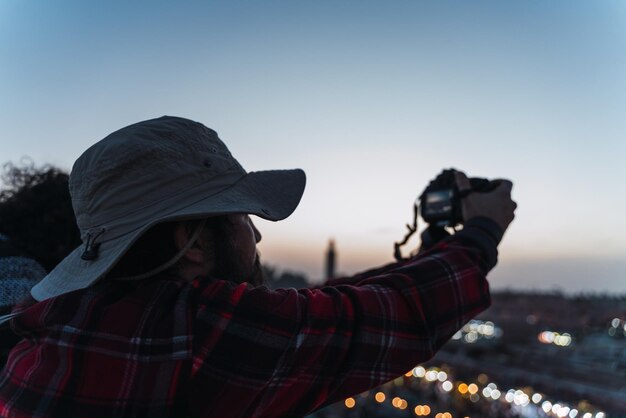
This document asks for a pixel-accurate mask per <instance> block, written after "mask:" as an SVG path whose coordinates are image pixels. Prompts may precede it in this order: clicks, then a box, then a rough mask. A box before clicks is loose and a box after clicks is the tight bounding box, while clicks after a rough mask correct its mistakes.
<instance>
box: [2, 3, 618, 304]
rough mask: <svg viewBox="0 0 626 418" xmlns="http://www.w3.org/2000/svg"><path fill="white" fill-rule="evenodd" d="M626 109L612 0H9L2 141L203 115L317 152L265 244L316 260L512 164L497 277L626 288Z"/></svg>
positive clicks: (221, 128)
mask: <svg viewBox="0 0 626 418" xmlns="http://www.w3.org/2000/svg"><path fill="white" fill-rule="evenodd" d="M624 110H626V4H625V3H623V2H620V1H604V2H589V1H551V2H539V1H525V2H501V1H498V2H496V1H477V2H460V1H458V2H450V1H443V2H416V1H412V2H409V1H397V2H384V1H378V2H374V1H358V2H357V1H342V2H335V1H297V2H288V1H264V2H242V1H228V2H227V1H218V2H215V1H213V2H180V4H178V3H171V2H133V3H132V4H127V2H121V1H120V2H106V3H105V2H101V3H99V4H96V3H95V2H79V1H60V2H43V1H40V2H36V1H33V2H23V1H17V0H3V1H2V2H0V124H1V126H2V128H3V132H2V135H1V136H0V138H1V141H2V150H3V154H2V157H3V158H2V160H3V161H9V160H12V161H15V160H17V159H19V158H20V157H22V156H24V155H28V156H30V157H32V158H33V159H34V160H35V161H36V162H37V163H44V162H50V163H54V164H57V165H60V166H62V167H65V168H67V169H69V168H70V167H71V165H72V163H73V161H74V160H75V159H76V158H77V157H78V156H79V155H80V153H81V152H82V151H83V150H84V149H86V148H87V147H88V146H89V145H91V144H92V143H94V142H96V141H97V140H99V139H101V138H102V137H104V136H106V135H107V134H108V133H110V132H112V131H114V130H116V129H118V128H120V127H122V126H125V125H127V124H130V123H133V122H136V121H139V120H143V119H148V118H152V117H157V116H161V115H163V114H169V115H177V116H184V117H189V118H192V119H196V120H198V121H201V122H203V123H205V124H206V125H207V126H209V127H211V128H214V129H215V130H217V131H218V132H219V133H220V135H221V137H222V138H223V139H224V141H225V142H226V143H227V144H228V146H229V147H230V149H231V151H232V152H233V154H234V155H235V156H236V157H237V158H238V159H239V161H240V162H241V163H242V164H243V165H244V167H246V168H247V169H248V170H260V169H265V168H290V167H302V168H304V169H305V171H306V172H307V175H308V184H307V191H306V192H305V196H304V198H303V200H302V203H301V205H300V207H299V208H298V210H297V211H296V213H295V214H294V215H293V216H292V217H291V218H289V219H288V220H286V221H284V222H282V223H277V224H272V223H269V222H265V221H259V222H258V224H259V227H260V228H261V229H262V231H263V232H264V241H263V242H262V243H261V245H260V249H261V251H262V254H263V257H264V259H265V260H266V261H268V262H270V263H273V264H276V265H278V266H280V267H282V268H288V269H292V270H301V271H305V272H306V273H308V274H309V275H311V276H312V277H319V276H321V274H322V255H323V251H324V249H325V246H326V243H327V241H328V239H329V238H331V237H334V238H335V239H336V241H337V246H338V250H339V268H340V269H341V270H342V271H345V272H348V273H349V272H353V271H356V270H359V269H362V268H366V267H368V266H372V265H375V264H379V263H383V262H386V261H389V260H390V259H391V254H392V251H391V250H392V244H393V241H395V240H398V239H400V238H401V237H402V235H403V234H404V224H405V223H406V222H408V221H409V220H410V215H411V205H412V202H413V199H414V198H415V197H416V196H417V195H418V194H419V193H421V191H422V189H423V188H424V187H425V186H426V184H427V183H428V181H429V180H430V179H431V178H432V177H433V176H435V175H436V174H437V173H438V172H439V171H440V170H441V169H442V168H446V167H457V168H460V169H463V170H465V171H466V172H467V173H468V174H470V175H475V176H488V177H508V178H511V179H512V180H513V181H514V182H515V189H514V197H515V199H516V200H517V201H518V204H519V209H518V211H517V219H516V221H515V223H514V224H513V225H512V226H511V228H510V230H509V231H508V232H507V236H506V238H505V242H504V243H503V244H502V246H501V251H500V256H501V258H500V265H499V266H498V267H497V268H496V270H495V271H494V272H493V274H492V283H493V285H494V287H502V286H512V287H539V288H550V289H552V288H560V289H563V290H565V291H579V290H587V291H591V290H601V291H608V292H614V291H620V292H626V280H623V275H624V271H625V268H626V262H625V261H624V255H625V254H626V238H624V232H623V231H624V230H626V216H624V213H626V197H625V194H624V185H623V183H624V180H626V168H625V164H624V155H626V144H625V142H626V141H624V139H625V138H626V118H625V117H624ZM560 266H562V269H561V268H560ZM572 266H577V267H575V268H573V267H572ZM540 272H544V273H545V274H541V273H540Z"/></svg>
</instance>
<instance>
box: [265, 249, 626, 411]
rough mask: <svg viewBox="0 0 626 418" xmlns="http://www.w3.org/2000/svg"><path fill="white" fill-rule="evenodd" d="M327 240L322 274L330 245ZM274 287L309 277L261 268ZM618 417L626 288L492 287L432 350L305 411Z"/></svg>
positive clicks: (625, 382)
mask: <svg viewBox="0 0 626 418" xmlns="http://www.w3.org/2000/svg"><path fill="white" fill-rule="evenodd" d="M335 247H336V245H335V243H334V242H333V241H330V243H329V246H328V249H327V251H326V254H325V258H326V262H325V265H324V272H325V274H326V279H328V278H332V277H334V276H335V274H336V273H335V268H336V266H337V262H338V253H337V252H338V250H337V249H336V248H335ZM265 273H266V277H267V278H268V280H269V283H270V285H271V286H272V287H295V288H302V287H307V286H309V283H310V282H309V280H308V279H307V277H306V276H305V275H304V274H302V273H294V272H288V271H287V272H280V273H279V272H278V271H277V269H276V268H271V267H265ZM416 416H428V417H435V418H450V417H454V418H457V417H461V418H462V417H474V418H480V417H520V418H522V417H523V418H537V417H557V418H606V417H624V416H626V295H599V294H582V293H581V294H577V295H573V294H570V295H566V294H563V293H560V292H548V293H545V292H544V293H542V292H521V291H499V292H494V293H493V295H492V306H491V307H490V308H489V309H488V310H486V311H485V312H483V313H482V314H481V315H479V316H478V317H477V318H476V319H474V320H471V321H470V322H469V323H467V324H466V325H465V326H464V327H463V329H461V330H460V331H459V332H457V334H456V335H454V337H453V338H452V340H450V341H449V342H448V343H447V344H446V345H445V346H444V347H443V349H442V350H441V351H440V352H438V353H437V354H436V355H435V357H434V358H433V359H431V360H430V361H428V362H427V363H425V364H422V365H416V367H415V368H414V369H413V370H408V371H407V374H406V375H405V376H404V377H399V378H397V379H396V380H394V381H391V382H389V383H387V384H385V385H383V386H381V387H379V388H377V389H373V390H370V391H368V392H365V393H362V394H360V395H358V396H354V397H352V398H348V399H346V400H345V402H343V403H338V404H335V405H332V406H329V407H327V408H325V409H322V410H320V411H319V412H317V413H315V414H312V415H310V417H309V418H348V417H354V418H356V417H362V418H371V417H381V418H382V417H416Z"/></svg>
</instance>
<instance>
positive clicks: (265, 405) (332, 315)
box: [0, 224, 498, 418]
mask: <svg viewBox="0 0 626 418" xmlns="http://www.w3.org/2000/svg"><path fill="white" fill-rule="evenodd" d="M494 225H495V224H494ZM457 235H458V236H457V237H453V238H452V239H448V240H446V241H444V242H441V243H440V244H438V245H437V246H435V247H434V248H433V249H432V250H430V251H428V252H427V253H425V254H422V255H420V256H418V257H416V258H414V259H412V260H409V261H407V262H403V263H399V264H392V265H389V266H386V267H384V268H382V269H378V270H375V271H370V272H367V273H363V274H360V275H357V276H355V277H353V278H350V279H340V280H338V281H336V282H331V283H330V284H329V285H328V286H326V287H321V288H318V289H302V290H295V289H283V290H269V289H267V288H266V287H256V288H254V287H251V286H250V285H247V284H235V283H232V282H229V281H225V280H214V279H207V278H198V279H196V280H193V281H192V282H184V281H181V280H179V279H176V278H162V279H159V280H154V279H153V280H145V281H142V282H140V283H127V282H112V281H109V282H107V281H106V280H105V281H103V282H102V283H99V284H97V285H95V286H93V287H91V288H88V289H85V290H81V291H76V292H72V293H69V294H65V295H62V296H58V297H55V298H52V299H49V300H45V301H43V302H39V303H36V304H34V305H32V306H30V307H28V308H27V309H26V310H25V311H24V312H23V313H22V314H21V315H19V316H18V317H17V318H15V319H13V320H12V327H13V329H14V331H16V332H17V333H19V334H20V335H21V337H22V338H23V340H22V341H21V342H20V343H18V345H17V346H16V347H15V348H14V349H13V350H12V352H11V353H10V356H9V360H8V363H7V365H6V367H5V369H4V370H3V371H2V374H1V375H0V416H2V417H32V416H54V417H90V418H95V417H144V416H145V417H182V416H194V417H220V418H223V417H297V416H303V415H306V414H307V413H309V412H311V411H314V410H316V409H318V408H320V407H322V406H324V405H327V404H329V403H332V402H336V401H338V400H341V399H344V398H346V397H348V396H351V395H354V394H356V393H359V392H362V391H364V390H367V389H370V388H373V387H376V386H378V385H380V384H381V383H383V382H386V381H388V380H390V379H393V378H395V377H397V376H399V375H401V374H403V373H405V372H406V371H407V370H409V369H411V368H412V367H413V366H415V365H416V364H418V363H420V362H422V361H425V360H427V359H429V358H430V357H431V356H432V355H433V354H434V353H435V352H436V351H437V349H438V348H439V347H441V346H442V345H443V344H444V343H445V342H446V341H447V340H448V339H449V338H450V337H451V336H452V335H453V334H454V333H455V332H456V331H457V330H458V329H459V328H460V327H462V326H463V324H465V323H466V322H467V321H468V320H469V319H470V318H472V317H473V316H474V315H476V314H478V313H479V312H480V311H482V310H484V309H485V308H486V307H487V306H488V305H489V291H488V285H487V282H486V280H485V274H486V272H487V270H489V268H491V267H492V266H493V264H495V260H494V258H495V255H494V254H495V248H496V247H495V245H496V243H497V240H498V238H496V239H492V238H493V237H491V238H490V237H489V234H488V233H486V232H485V230H484V229H481V228H479V227H474V228H470V227H466V229H465V230H464V231H462V233H459V234H457ZM477 237H478V239H477ZM489 241H491V242H492V243H491V244H489ZM485 243H487V244H485ZM489 245H491V247H489ZM490 254H491V255H490Z"/></svg>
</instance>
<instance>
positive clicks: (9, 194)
mask: <svg viewBox="0 0 626 418" xmlns="http://www.w3.org/2000/svg"><path fill="white" fill-rule="evenodd" d="M0 176H1V178H2V183H3V190H1V191H0V234H3V235H6V236H7V237H9V239H10V240H11V243H12V245H13V246H15V247H16V248H18V249H20V250H22V251H24V252H25V253H27V254H28V255H30V256H31V257H33V258H34V259H35V260H37V261H38V262H39V263H40V264H41V265H42V266H43V267H44V268H45V269H46V270H48V271H50V270H52V269H53V268H54V266H56V265H57V264H58V263H59V262H60V261H61V260H62V259H63V258H65V257H66V256H67V255H68V254H69V253H70V252H71V251H72V250H73V249H74V248H76V247H77V246H78V245H79V244H80V243H81V240H80V232H79V230H78V227H77V226H76V218H75V217H74V211H73V209H72V200H71V197H70V193H69V188H68V181H69V175H68V174H67V173H65V172H63V171H62V170H60V169H59V168H56V167H53V166H51V165H44V166H43V167H40V168H37V167H35V164H34V163H33V162H32V161H31V160H28V159H25V160H22V161H21V162H20V165H19V166H17V165H15V164H13V163H6V164H4V165H3V166H2V174H1V175H0Z"/></svg>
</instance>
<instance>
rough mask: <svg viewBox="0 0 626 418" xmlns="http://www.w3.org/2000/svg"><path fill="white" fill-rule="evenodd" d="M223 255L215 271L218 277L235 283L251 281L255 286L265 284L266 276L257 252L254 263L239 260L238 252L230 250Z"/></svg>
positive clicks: (214, 273)
mask: <svg viewBox="0 0 626 418" xmlns="http://www.w3.org/2000/svg"><path fill="white" fill-rule="evenodd" d="M229 252H230V254H225V257H221V258H220V259H219V260H218V262H217V266H216V268H215V270H214V272H213V275H214V276H216V278H217V279H222V280H229V281H231V282H235V283H250V284H251V285H253V286H261V285H263V284H265V276H264V275H263V268H262V267H261V257H260V256H259V254H258V253H257V254H256V256H255V258H254V263H253V264H252V265H246V264H245V263H242V262H239V261H238V257H237V254H236V253H235V252H234V251H232V252H231V251H229Z"/></svg>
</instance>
